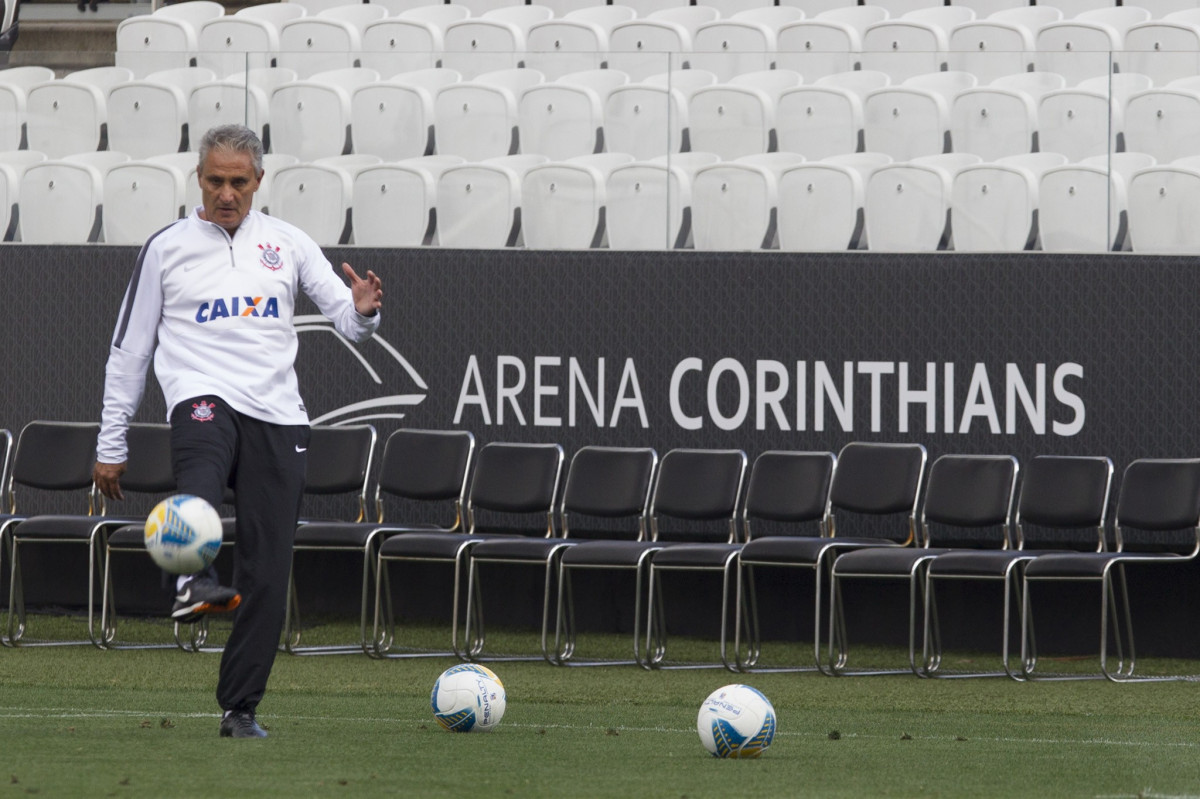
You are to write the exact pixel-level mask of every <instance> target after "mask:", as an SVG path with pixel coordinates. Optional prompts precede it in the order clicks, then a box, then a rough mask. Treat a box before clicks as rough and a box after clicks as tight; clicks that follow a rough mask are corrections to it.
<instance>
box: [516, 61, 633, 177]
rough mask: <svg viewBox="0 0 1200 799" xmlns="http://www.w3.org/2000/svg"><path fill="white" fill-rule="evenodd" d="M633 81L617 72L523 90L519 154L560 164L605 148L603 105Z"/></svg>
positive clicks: (580, 76) (582, 74) (575, 75)
mask: <svg viewBox="0 0 1200 799" xmlns="http://www.w3.org/2000/svg"><path fill="white" fill-rule="evenodd" d="M628 83H629V76H628V75H626V74H625V73H624V72H621V71H620V70H616V69H594V70H588V71H585V72H575V73H571V74H569V75H564V76H563V77H561V78H559V79H558V80H555V81H551V82H549V83H539V84H537V85H536V86H533V87H531V88H529V89H528V90H526V91H525V93H524V94H522V95H521V99H520V101H519V102H518V104H517V109H518V110H517V125H518V130H519V134H520V142H521V151H522V152H527V153H540V154H541V155H544V156H546V157H547V158H549V159H550V160H551V161H561V160H565V159H567V158H574V157H576V156H581V155H589V154H591V153H598V152H601V151H603V150H604V146H605V141H604V107H605V104H606V103H607V102H608V98H609V95H611V94H612V92H613V90H614V89H616V88H618V87H620V86H623V85H626V84H628Z"/></svg>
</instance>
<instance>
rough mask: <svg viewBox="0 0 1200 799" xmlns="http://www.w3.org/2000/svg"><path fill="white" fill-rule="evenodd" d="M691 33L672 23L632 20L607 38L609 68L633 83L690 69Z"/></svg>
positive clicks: (676, 23)
mask: <svg viewBox="0 0 1200 799" xmlns="http://www.w3.org/2000/svg"><path fill="white" fill-rule="evenodd" d="M691 53H692V33H691V32H690V31H689V30H688V29H687V28H686V27H685V26H683V25H682V24H680V23H678V22H671V21H669V20H655V19H643V18H638V19H633V20H630V21H629V22H622V23H620V24H618V25H614V26H613V29H612V33H611V34H609V37H608V65H609V67H611V68H612V69H619V70H621V71H622V72H625V73H627V74H628V75H629V77H630V79H631V80H633V81H634V82H638V81H642V80H644V79H646V78H648V77H650V76H651V75H658V74H662V73H665V72H671V71H672V70H679V69H686V68H688V67H689V66H690V64H689V59H690V58H691Z"/></svg>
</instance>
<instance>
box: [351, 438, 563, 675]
mask: <svg viewBox="0 0 1200 799" xmlns="http://www.w3.org/2000/svg"><path fill="white" fill-rule="evenodd" d="M562 460H563V454H562V447H560V446H558V445H557V444H514V443H505V442H492V443H490V444H487V445H486V446H484V447H481V448H480V450H479V454H478V456H477V457H476V463H475V469H474V473H473V475H472V476H471V481H470V486H471V487H470V492H469V494H468V495H467V499H466V510H465V515H464V518H465V530H464V529H463V528H462V527H459V528H457V529H456V530H436V531H419V530H417V531H410V532H405V533H403V534H400V535H393V536H390V537H389V538H388V539H387V540H386V541H384V542H383V544H382V546H380V549H379V574H380V580H379V582H378V583H377V585H376V595H375V626H376V647H375V654H376V655H378V656H380V657H444V656H446V655H454V656H455V657H458V658H460V659H463V660H466V659H469V658H470V657H472V656H474V655H478V654H479V653H480V652H481V651H482V649H483V640H484V636H483V628H482V624H483V622H482V618H481V617H480V615H479V600H478V598H477V597H476V596H475V595H474V594H473V593H472V591H471V589H470V587H468V588H467V589H466V603H467V610H466V613H465V616H466V627H465V629H466V633H465V634H466V636H467V639H468V643H467V644H465V645H464V644H463V643H460V641H459V624H460V621H462V620H463V618H462V617H463V615H464V614H463V611H462V610H461V607H462V601H463V597H462V594H463V590H464V586H463V577H464V575H465V574H466V573H467V571H468V562H467V557H468V555H469V553H470V549H471V547H473V546H475V545H476V544H478V543H480V542H481V541H483V540H485V539H486V538H488V537H490V536H492V535H532V536H535V537H536V536H541V537H547V538H548V537H550V536H551V535H552V533H553V507H554V498H555V495H556V493H557V491H558V479H559V474H560V472H561V470H562ZM485 514H488V515H490V514H497V515H500V516H504V517H506V518H507V520H508V523H509V524H512V525H513V526H512V527H510V528H509V529H506V530H495V529H492V528H491V526H490V524H489V523H487V522H485V521H484V520H483V519H482V516H483V515H485ZM491 521H492V519H490V518H489V520H488V522H491ZM398 563H407V564H409V565H417V564H430V563H432V564H440V565H442V566H449V567H451V568H452V569H453V581H452V588H451V591H452V594H451V603H450V615H451V629H450V647H451V648H450V650H449V651H443V650H422V649H417V648H415V647H406V648H401V647H399V646H398V645H397V644H396V637H395V616H394V611H393V608H392V604H391V596H390V593H389V591H388V590H387V589H388V582H387V579H388V578H387V571H386V570H387V568H388V566H389V565H392V564H398Z"/></svg>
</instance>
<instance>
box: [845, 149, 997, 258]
mask: <svg viewBox="0 0 1200 799" xmlns="http://www.w3.org/2000/svg"><path fill="white" fill-rule="evenodd" d="M979 160H980V159H979V156H977V155H970V154H967V153H946V154H943V155H934V156H926V157H924V158H914V159H913V160H911V161H905V162H902V163H894V164H887V165H885V166H881V167H879V168H878V169H876V170H875V171H874V172H873V173H872V174H871V176H870V178H868V180H867V199H866V223H867V239H868V241H869V242H870V247H871V249H872V250H876V251H882V252H930V251H933V250H945V249H951V248H952V245H953V228H952V227H951V219H950V208H951V206H950V198H951V189H952V187H953V185H954V176H955V175H956V174H957V173H958V171H959V170H960V169H962V168H963V167H966V166H969V165H971V164H977V163H979Z"/></svg>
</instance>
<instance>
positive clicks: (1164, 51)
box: [1121, 14, 1200, 86]
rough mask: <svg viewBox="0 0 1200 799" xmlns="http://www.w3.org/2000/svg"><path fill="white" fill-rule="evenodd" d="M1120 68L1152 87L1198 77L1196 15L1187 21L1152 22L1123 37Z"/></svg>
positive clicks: (1199, 59) (1199, 25) (1199, 31)
mask: <svg viewBox="0 0 1200 799" xmlns="http://www.w3.org/2000/svg"><path fill="white" fill-rule="evenodd" d="M1121 67H1122V69H1125V70H1127V71H1129V72H1137V73H1139V74H1142V75H1148V76H1149V77H1150V79H1151V80H1152V81H1154V85H1155V86H1166V85H1167V84H1168V83H1170V82H1171V81H1173V80H1177V79H1180V78H1190V77H1194V76H1196V75H1200V14H1198V15H1197V16H1196V17H1194V18H1193V20H1192V21H1190V22H1189V21H1187V17H1182V18H1177V19H1174V20H1172V19H1152V20H1150V21H1149V22H1143V23H1140V24H1138V25H1134V26H1133V27H1131V28H1130V29H1129V30H1128V32H1127V33H1126V34H1125V53H1124V54H1122V56H1121Z"/></svg>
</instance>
